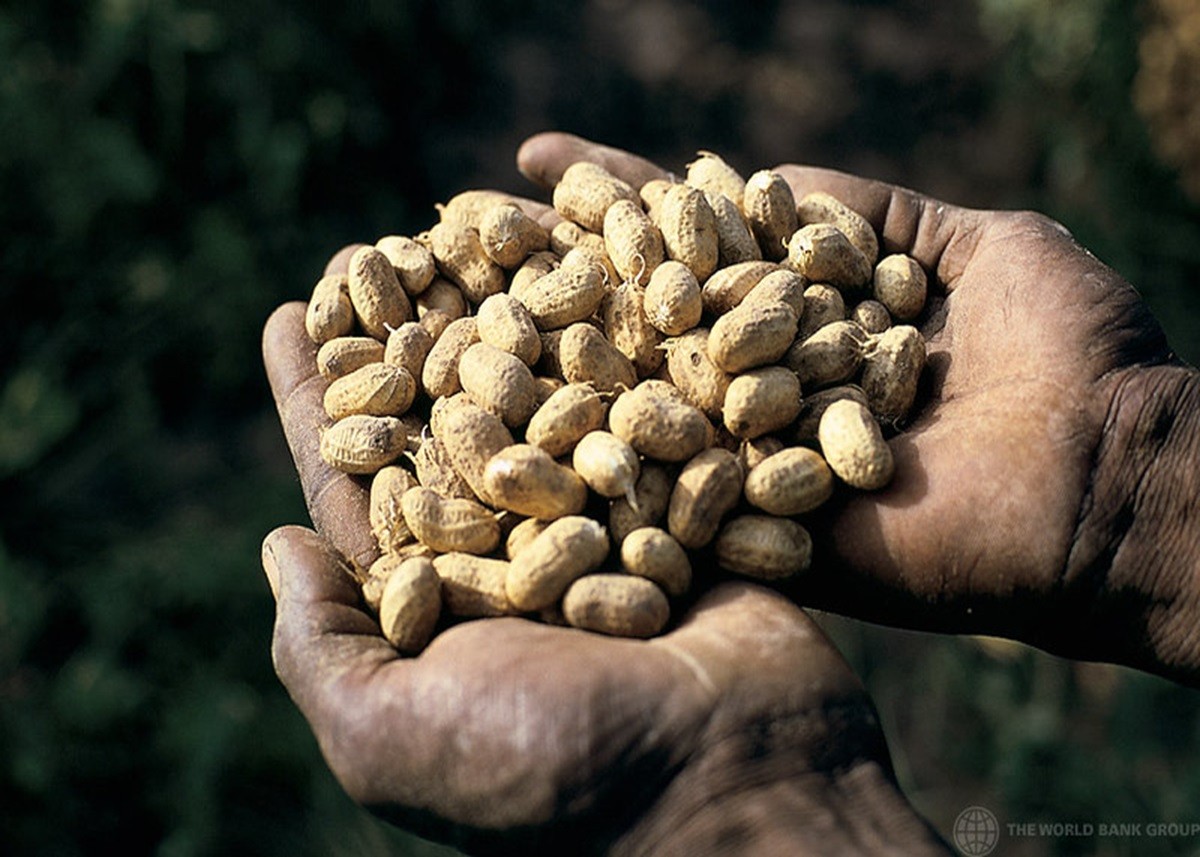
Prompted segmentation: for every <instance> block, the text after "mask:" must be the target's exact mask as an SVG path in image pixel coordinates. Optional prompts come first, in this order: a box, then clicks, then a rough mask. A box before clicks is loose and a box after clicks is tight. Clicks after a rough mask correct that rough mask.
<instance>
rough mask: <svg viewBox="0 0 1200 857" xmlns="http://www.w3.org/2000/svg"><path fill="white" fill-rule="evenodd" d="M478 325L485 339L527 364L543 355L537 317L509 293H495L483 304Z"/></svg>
mask: <svg viewBox="0 0 1200 857" xmlns="http://www.w3.org/2000/svg"><path fill="white" fill-rule="evenodd" d="M475 325H476V329H477V330H478V331H479V339H480V341H481V342H486V343H487V344H488V345H492V346H495V347H496V348H499V349H502V350H504V351H507V352H508V353H509V354H515V355H516V356H517V357H519V358H520V359H521V361H522V362H524V363H525V365H527V366H533V365H535V364H536V363H537V362H538V358H539V357H541V356H542V340H541V339H540V338H539V337H538V329H537V325H535V324H534V323H533V316H532V315H530V314H529V310H527V309H526V308H525V305H524V304H522V303H521V302H520V301H519V300H517V299H516V298H514V297H513V296H512V295H510V294H508V293H507V292H500V293H499V294H495V295H492V296H491V297H489V298H488V299H487V300H485V301H484V302H483V303H481V304H480V305H479V311H478V312H477V313H476V314H475Z"/></svg>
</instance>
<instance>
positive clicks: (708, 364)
mask: <svg viewBox="0 0 1200 857" xmlns="http://www.w3.org/2000/svg"><path fill="white" fill-rule="evenodd" d="M708 339H709V331H708V329H707V328H703V327H696V328H693V329H692V330H689V331H688V332H687V333H685V334H683V335H682V336H673V337H671V338H670V339H668V340H667V341H666V342H665V343H664V345H665V346H666V349H667V372H668V373H670V376H671V381H672V382H673V383H674V384H675V386H676V387H678V388H679V389H680V390H681V391H683V394H684V395H685V396H686V397H687V399H688V401H689V402H691V403H692V404H693V405H695V406H696V407H697V408H699V409H700V410H701V411H703V412H704V413H705V414H706V415H707V416H708V417H710V418H712V419H714V420H717V419H720V418H721V408H723V407H724V405H725V391H726V390H728V389H729V382H730V381H732V380H733V376H732V375H730V374H729V373H728V372H726V371H725V370H724V369H722V368H721V367H720V366H718V365H717V364H716V363H714V362H713V361H712V358H711V357H709V356H708Z"/></svg>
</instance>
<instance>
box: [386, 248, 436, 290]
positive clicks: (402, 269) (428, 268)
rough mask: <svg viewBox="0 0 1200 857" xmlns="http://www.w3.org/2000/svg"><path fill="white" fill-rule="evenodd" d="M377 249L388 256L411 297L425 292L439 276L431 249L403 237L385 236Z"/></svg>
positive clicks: (403, 286) (401, 283)
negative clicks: (437, 275)
mask: <svg viewBox="0 0 1200 857" xmlns="http://www.w3.org/2000/svg"><path fill="white" fill-rule="evenodd" d="M375 249H376V250H378V251H379V252H380V253H382V254H383V255H385V256H387V258H388V261H389V262H391V263H392V267H393V268H395V269H396V279H398V280H399V281H400V287H401V288H402V289H404V291H405V292H406V293H407V294H408V295H409V296H411V297H416V296H417V295H419V294H421V293H422V292H424V291H425V290H426V289H427V288H429V284H430V283H432V282H433V278H434V276H435V275H436V274H437V265H436V263H435V262H434V260H433V254H432V253H430V252H429V248H428V247H425V246H424V245H422V244H420V243H419V242H417V241H415V240H413V239H412V238H406V237H404V236H403V235H385V236H384V237H383V238H380V239H379V240H378V241H376V242H375Z"/></svg>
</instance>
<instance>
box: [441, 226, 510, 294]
mask: <svg viewBox="0 0 1200 857" xmlns="http://www.w3.org/2000/svg"><path fill="white" fill-rule="evenodd" d="M428 242H429V250H430V252H431V253H433V258H434V260H435V261H436V262H437V266H438V270H439V271H441V272H442V274H443V276H445V277H446V278H447V279H448V280H450V281H451V282H452V283H454V284H455V285H456V286H458V287H459V288H460V289H462V293H463V295H464V296H465V297H466V298H467V300H468V301H470V302H471V303H473V304H480V303H483V301H484V299H485V298H487V297H488V296H490V295H494V294H496V293H497V292H502V291H504V287H505V286H506V285H507V280H506V279H505V277H504V269H503V268H501V267H500V266H499V265H497V264H496V263H495V262H493V261H492V260H491V259H489V258H488V255H487V253H486V252H484V249H483V242H482V241H480V239H479V233H478V232H476V231H475V230H474V229H471V228H470V227H466V226H461V225H459V224H457V223H453V222H449V221H443V222H441V223H437V224H434V226H433V228H432V229H430V230H429V232H428Z"/></svg>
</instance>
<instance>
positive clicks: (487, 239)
mask: <svg viewBox="0 0 1200 857" xmlns="http://www.w3.org/2000/svg"><path fill="white" fill-rule="evenodd" d="M479 243H480V244H481V245H482V247H483V252H484V253H485V254H487V257H488V258H489V259H491V260H492V261H493V262H495V263H496V264H497V265H499V266H500V267H501V268H505V269H507V270H510V271H511V270H514V269H516V268H517V267H518V266H520V264H521V263H522V262H524V261H525V260H526V259H527V258H528V257H529V254H530V253H536V252H539V251H542V250H546V249H548V248H549V247H550V233H549V232H547V231H546V230H545V229H543V228H542V227H541V225H539V224H538V222H537V221H536V220H534V219H533V218H532V217H530V216H529V215H528V214H526V213H525V212H524V211H522V210H521V207H520V206H518V205H516V204H514V203H511V202H502V203H500V204H499V205H494V206H492V207H491V208H489V209H488V210H487V211H486V212H484V215H483V217H482V219H481V220H480V221H479Z"/></svg>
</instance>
